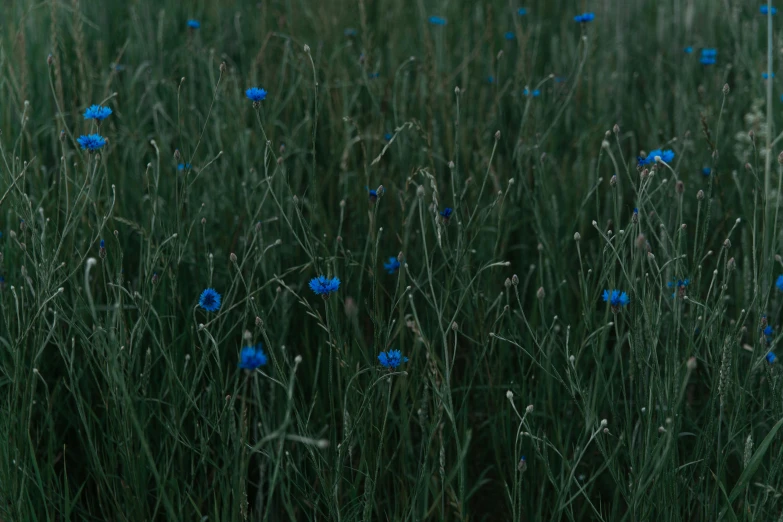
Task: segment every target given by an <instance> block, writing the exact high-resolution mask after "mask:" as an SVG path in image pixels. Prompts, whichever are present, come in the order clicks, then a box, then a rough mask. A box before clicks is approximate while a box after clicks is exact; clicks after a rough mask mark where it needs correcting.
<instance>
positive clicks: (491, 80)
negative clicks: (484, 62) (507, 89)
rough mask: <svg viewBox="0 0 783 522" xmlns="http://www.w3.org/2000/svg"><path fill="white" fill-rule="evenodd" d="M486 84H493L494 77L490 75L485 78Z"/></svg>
mask: <svg viewBox="0 0 783 522" xmlns="http://www.w3.org/2000/svg"><path fill="white" fill-rule="evenodd" d="M487 83H490V84H491V83H495V77H494V76H492V75H491V74H490V75H489V76H487Z"/></svg>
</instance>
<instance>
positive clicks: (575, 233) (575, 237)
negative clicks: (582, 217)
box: [574, 232, 582, 241]
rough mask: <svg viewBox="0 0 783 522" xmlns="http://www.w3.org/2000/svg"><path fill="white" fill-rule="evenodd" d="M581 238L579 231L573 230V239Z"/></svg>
mask: <svg viewBox="0 0 783 522" xmlns="http://www.w3.org/2000/svg"><path fill="white" fill-rule="evenodd" d="M581 239H582V235H581V234H580V233H579V232H574V241H580V240H581Z"/></svg>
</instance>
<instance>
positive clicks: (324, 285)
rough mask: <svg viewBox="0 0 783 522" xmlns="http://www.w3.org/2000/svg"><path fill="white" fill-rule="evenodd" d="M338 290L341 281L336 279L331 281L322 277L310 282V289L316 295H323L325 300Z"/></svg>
mask: <svg viewBox="0 0 783 522" xmlns="http://www.w3.org/2000/svg"><path fill="white" fill-rule="evenodd" d="M338 288H340V280H339V279H338V278H336V277H333V278H331V279H329V278H328V277H326V276H322V275H321V276H318V277H314V278H312V279H311V280H310V289H311V290H312V291H313V292H315V295H322V296H324V298H326V297H329V294H331V293H333V292H336V291H337V289H338Z"/></svg>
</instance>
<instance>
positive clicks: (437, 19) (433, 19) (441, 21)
mask: <svg viewBox="0 0 783 522" xmlns="http://www.w3.org/2000/svg"><path fill="white" fill-rule="evenodd" d="M429 21H430V23H431V24H432V25H446V19H445V18H443V17H442V16H430V18H429Z"/></svg>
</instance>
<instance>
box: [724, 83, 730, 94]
mask: <svg viewBox="0 0 783 522" xmlns="http://www.w3.org/2000/svg"><path fill="white" fill-rule="evenodd" d="M730 90H731V89H729V84H728V83H724V84H723V95H724V96H725V95H727V94H729V91H730Z"/></svg>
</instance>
